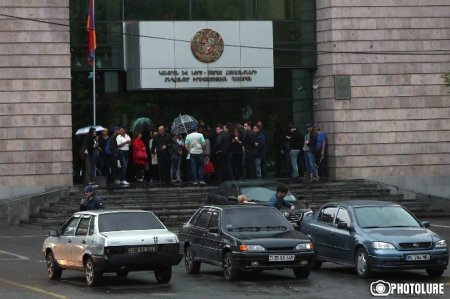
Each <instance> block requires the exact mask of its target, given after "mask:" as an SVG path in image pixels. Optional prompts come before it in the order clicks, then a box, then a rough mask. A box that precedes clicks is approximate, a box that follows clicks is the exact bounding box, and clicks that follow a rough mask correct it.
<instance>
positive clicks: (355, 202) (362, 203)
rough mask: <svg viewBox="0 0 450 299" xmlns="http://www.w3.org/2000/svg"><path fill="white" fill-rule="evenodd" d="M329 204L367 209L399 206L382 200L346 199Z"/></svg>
mask: <svg viewBox="0 0 450 299" xmlns="http://www.w3.org/2000/svg"><path fill="white" fill-rule="evenodd" d="M329 204H336V205H338V204H342V205H346V206H349V207H354V208H355V207H369V206H376V207H385V206H401V205H399V204H397V203H393V202H390V201H383V200H375V199H348V200H341V201H336V202H330V203H329Z"/></svg>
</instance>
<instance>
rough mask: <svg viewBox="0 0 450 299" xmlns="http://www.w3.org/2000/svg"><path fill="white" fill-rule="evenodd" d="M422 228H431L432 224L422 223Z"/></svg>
mask: <svg viewBox="0 0 450 299" xmlns="http://www.w3.org/2000/svg"><path fill="white" fill-rule="evenodd" d="M422 226H423V227H425V228H429V227H430V222H428V221H422Z"/></svg>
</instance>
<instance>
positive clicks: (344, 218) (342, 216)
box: [334, 208, 351, 227]
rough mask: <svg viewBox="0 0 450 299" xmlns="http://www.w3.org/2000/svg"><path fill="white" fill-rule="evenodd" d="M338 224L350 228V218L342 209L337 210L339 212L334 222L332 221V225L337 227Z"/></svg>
mask: <svg viewBox="0 0 450 299" xmlns="http://www.w3.org/2000/svg"><path fill="white" fill-rule="evenodd" d="M339 223H345V224H347V227H350V223H351V220H350V216H349V215H348V212H347V210H346V209H344V208H339V211H338V213H337V215H336V220H335V221H334V224H335V225H336V226H337V225H338V224H339Z"/></svg>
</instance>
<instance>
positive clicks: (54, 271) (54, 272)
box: [45, 251, 62, 280]
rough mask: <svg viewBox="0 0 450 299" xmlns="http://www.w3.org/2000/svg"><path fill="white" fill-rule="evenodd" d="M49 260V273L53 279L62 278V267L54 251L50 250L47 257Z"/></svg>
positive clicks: (49, 276)
mask: <svg viewBox="0 0 450 299" xmlns="http://www.w3.org/2000/svg"><path fill="white" fill-rule="evenodd" d="M45 259H46V260H47V274H48V278H50V279H51V280H59V279H60V278H61V274H62V269H61V268H60V267H59V266H58V264H57V263H56V260H55V257H54V256H53V253H52V252H51V251H50V252H48V253H47V256H46V258H45Z"/></svg>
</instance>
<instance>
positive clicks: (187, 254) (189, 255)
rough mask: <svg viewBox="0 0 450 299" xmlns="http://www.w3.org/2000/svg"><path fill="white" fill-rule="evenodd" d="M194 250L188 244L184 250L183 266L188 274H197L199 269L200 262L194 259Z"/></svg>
mask: <svg viewBox="0 0 450 299" xmlns="http://www.w3.org/2000/svg"><path fill="white" fill-rule="evenodd" d="M194 257H195V255H194V251H193V250H192V248H191V247H190V246H188V247H186V249H185V250H184V266H185V268H186V272H187V273H189V274H197V273H198V272H199V271H200V266H201V263H200V262H197V261H195V260H194Z"/></svg>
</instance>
